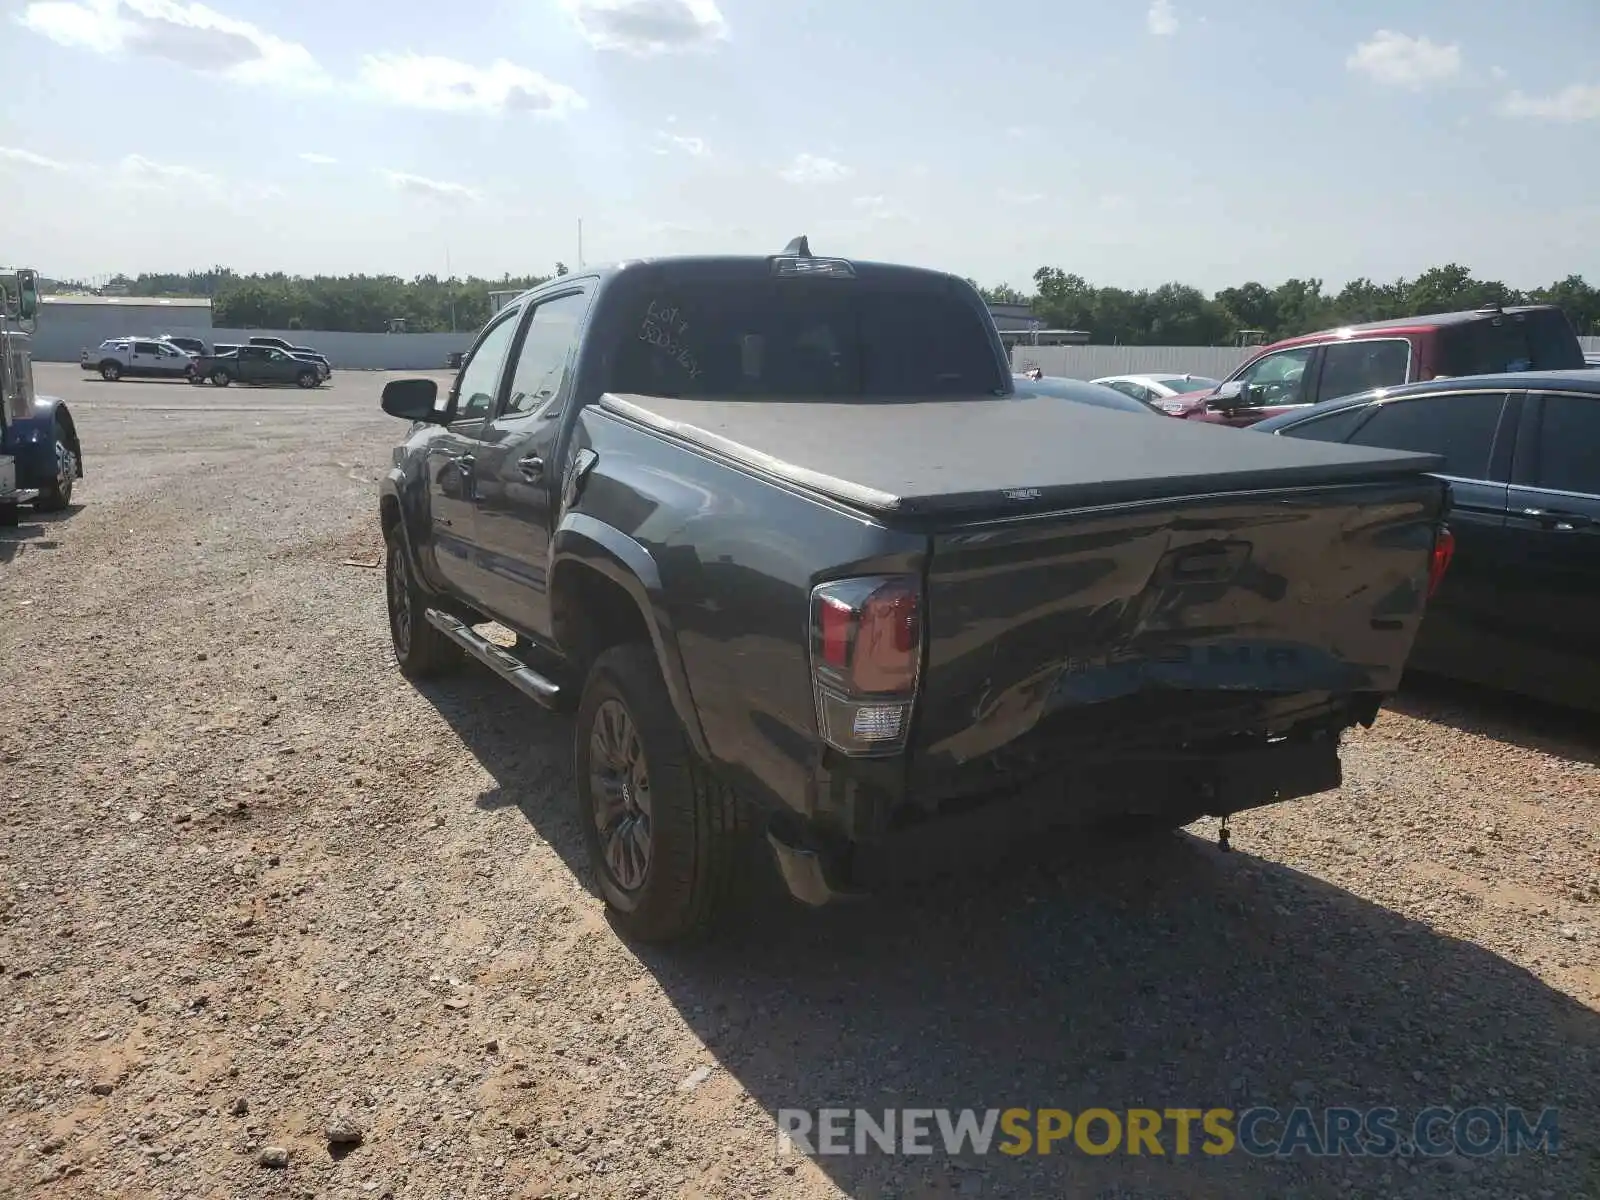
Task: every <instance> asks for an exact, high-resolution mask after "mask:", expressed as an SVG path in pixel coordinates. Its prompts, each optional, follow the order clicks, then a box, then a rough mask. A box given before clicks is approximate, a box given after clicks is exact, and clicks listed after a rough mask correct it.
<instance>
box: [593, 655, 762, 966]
mask: <svg viewBox="0 0 1600 1200" xmlns="http://www.w3.org/2000/svg"><path fill="white" fill-rule="evenodd" d="M574 739H575V745H574V755H573V758H574V774H575V776H576V781H577V792H578V820H579V823H580V825H581V827H582V830H583V840H584V846H585V848H586V849H587V850H588V853H589V864H590V867H591V868H592V869H593V871H594V873H595V877H596V879H597V880H598V882H599V885H600V892H601V895H602V896H603V897H604V898H605V901H606V904H607V906H608V907H609V908H610V909H611V911H612V913H613V914H614V916H615V918H616V921H617V924H618V925H619V926H620V927H621V929H622V930H623V932H624V933H626V934H628V935H629V936H631V937H634V938H637V939H639V940H640V941H645V942H669V941H678V940H683V939H689V938H695V937H700V936H703V935H704V934H706V933H708V932H710V931H711V930H712V929H713V928H714V927H715V926H716V924H717V922H718V919H719V918H720V917H721V916H723V914H724V913H725V911H726V909H727V907H728V904H727V901H728V899H729V896H730V894H731V892H732V890H733V887H734V884H735V882H736V879H737V878H738V874H739V867H740V865H741V863H742V862H743V861H744V860H745V857H746V852H747V849H748V843H747V838H746V823H747V822H746V817H745V813H744V810H743V808H742V806H741V804H740V802H739V800H738V798H737V797H736V796H735V795H734V794H733V792H732V791H731V789H729V788H727V787H726V786H724V785H723V784H722V783H721V782H720V781H719V780H717V779H716V778H715V777H714V776H713V775H712V774H711V772H710V770H709V769H708V768H707V766H706V764H705V763H703V762H701V761H700V760H699V758H698V757H697V756H696V755H695V752H694V750H693V748H692V747H691V746H690V745H689V743H688V739H687V738H685V737H684V733H683V728H682V726H681V725H680V724H679V722H678V715H677V712H676V711H675V710H674V709H673V707H672V701H671V699H670V698H669V697H668V695H667V689H666V684H665V683H664V682H663V681H662V679H661V671H660V668H659V667H658V666H657V664H656V658H655V655H654V653H653V652H652V651H651V648H650V647H649V646H648V645H645V644H642V643H635V644H631V645H623V646H614V647H612V648H611V649H610V650H607V651H606V652H605V653H604V654H602V655H601V656H600V658H599V659H598V660H597V661H596V662H595V664H594V667H593V669H592V670H591V671H590V672H589V679H588V682H587V683H586V684H585V685H584V689H583V699H582V701H581V702H580V703H579V705H578V716H577V723H576V729H575V731H574Z"/></svg>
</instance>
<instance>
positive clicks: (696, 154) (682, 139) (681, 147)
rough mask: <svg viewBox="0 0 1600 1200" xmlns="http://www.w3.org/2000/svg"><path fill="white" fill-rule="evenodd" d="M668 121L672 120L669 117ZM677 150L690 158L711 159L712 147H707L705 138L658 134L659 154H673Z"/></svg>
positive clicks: (662, 132)
mask: <svg viewBox="0 0 1600 1200" xmlns="http://www.w3.org/2000/svg"><path fill="white" fill-rule="evenodd" d="M668 120H671V118H670V117H669V118H668ZM674 150H677V151H679V152H681V153H683V154H687V155H688V156H689V157H690V158H710V157H711V147H709V146H707V145H706V143H705V139H704V138H697V137H688V136H686V135H684V134H681V133H668V132H667V131H666V130H664V129H663V130H661V131H660V132H658V133H657V134H656V147H655V152H656V153H657V154H671V153H672V152H673V151H674Z"/></svg>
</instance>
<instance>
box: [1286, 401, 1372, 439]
mask: <svg viewBox="0 0 1600 1200" xmlns="http://www.w3.org/2000/svg"><path fill="white" fill-rule="evenodd" d="M1369 411H1370V410H1369V408H1368V406H1367V405H1365V404H1357V405H1354V406H1352V407H1350V408H1345V409H1341V410H1340V411H1338V412H1336V413H1329V414H1328V415H1327V416H1325V417H1313V418H1312V419H1311V420H1309V421H1301V422H1299V423H1298V424H1295V425H1291V426H1290V427H1289V428H1288V429H1283V430H1280V431H1279V432H1280V433H1282V434H1283V436H1284V437H1295V438H1306V439H1307V440H1308V441H1313V442H1342V441H1344V440H1345V438H1347V437H1349V436H1350V434H1351V432H1352V431H1353V430H1354V429H1355V427H1356V426H1357V425H1359V424H1361V418H1362V417H1364V416H1366V415H1367V413H1368V412H1369Z"/></svg>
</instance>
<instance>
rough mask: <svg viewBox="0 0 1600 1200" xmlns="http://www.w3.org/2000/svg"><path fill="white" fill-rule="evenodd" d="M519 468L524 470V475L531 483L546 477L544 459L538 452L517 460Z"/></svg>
mask: <svg viewBox="0 0 1600 1200" xmlns="http://www.w3.org/2000/svg"><path fill="white" fill-rule="evenodd" d="M517 470H519V471H521V472H522V477H523V478H524V479H526V480H527V481H528V482H529V483H537V482H539V480H541V479H543V478H544V459H542V458H540V457H539V456H538V455H537V454H530V455H529V456H528V457H527V458H524V459H520V460H519V461H518V462H517Z"/></svg>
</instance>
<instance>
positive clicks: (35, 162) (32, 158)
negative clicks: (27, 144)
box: [0, 146, 73, 171]
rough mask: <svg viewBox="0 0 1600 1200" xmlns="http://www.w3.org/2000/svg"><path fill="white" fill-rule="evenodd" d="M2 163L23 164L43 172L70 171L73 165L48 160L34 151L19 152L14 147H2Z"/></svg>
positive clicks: (0, 156) (0, 153) (0, 159)
mask: <svg viewBox="0 0 1600 1200" xmlns="http://www.w3.org/2000/svg"><path fill="white" fill-rule="evenodd" d="M0 162H14V163H21V164H22V165H23V166H25V167H38V168H39V169H40V170H43V171H70V170H72V169H73V164H71V163H64V162H61V161H60V160H59V159H54V158H46V157H45V156H44V155H42V154H35V153H34V152H33V151H32V150H18V149H17V148H16V147H14V146H0Z"/></svg>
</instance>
